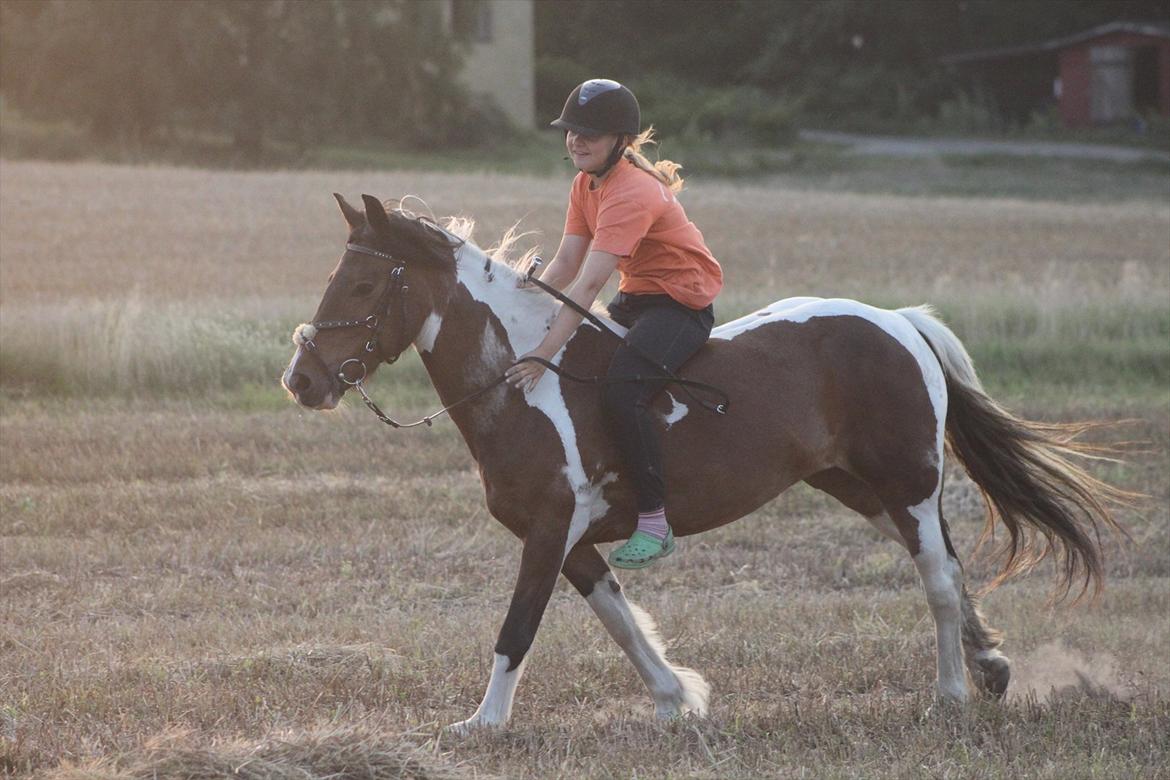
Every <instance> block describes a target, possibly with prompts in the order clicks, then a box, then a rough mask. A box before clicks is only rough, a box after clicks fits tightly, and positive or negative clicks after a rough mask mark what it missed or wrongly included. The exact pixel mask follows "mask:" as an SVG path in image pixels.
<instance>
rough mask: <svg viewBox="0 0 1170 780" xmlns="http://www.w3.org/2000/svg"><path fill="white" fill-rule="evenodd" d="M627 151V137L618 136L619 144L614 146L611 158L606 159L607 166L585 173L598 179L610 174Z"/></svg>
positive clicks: (610, 154)
mask: <svg viewBox="0 0 1170 780" xmlns="http://www.w3.org/2000/svg"><path fill="white" fill-rule="evenodd" d="M625 150H626V137H625V136H624V135H622V136H618V139H617V143H615V144H614V145H613V151H611V152H610V153H609V157H607V158H605V164H604V165H602V166H601V167H600V168H598V169H597V170H596V171H584V173H587V174H589V175H590V176H597V177H598V178H600V177H602V176H604V175H605V174H607V173H609V169H610V168H612V167H613V166H615V165H617V164H618V161H619V160H621V159H622V153H623V152H625Z"/></svg>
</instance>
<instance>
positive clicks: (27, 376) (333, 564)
mask: <svg viewBox="0 0 1170 780" xmlns="http://www.w3.org/2000/svg"><path fill="white" fill-rule="evenodd" d="M1097 175H1101V173H1100V171H1099V170H1098V171H1097ZM1120 175H1121V174H1119V176H1120ZM1117 186H1119V187H1120V186H1123V182H1122V183H1119V184H1117ZM566 190H567V180H566V179H548V178H528V177H521V176H505V175H486V174H484V175H480V174H467V175H456V174H437V173H434V174H425V173H424V174H406V173H388V172H377V173H367V174H363V173H358V172H341V173H329V172H298V173H259V172H254V173H232V172H205V171H199V170H188V169H173V168H131V167H115V166H107V165H99V164H47V163H34V162H8V161H5V162H2V163H0V447H2V458H0V774H11V775H27V774H34V775H39V776H42V777H52V778H63V777H69V778H126V777H166V778H178V777H198V778H211V777H227V776H243V777H249V778H262V777H288V778H293V777H296V778H317V777H333V776H344V777H352V778H365V777H370V778H373V777H378V778H398V777H418V778H439V777H450V778H457V777H485V776H496V777H520V778H537V777H639V778H642V777H683V776H699V777H710V778H748V777H761V776H778V777H859V776H863V777H871V776H873V777H930V778H935V777H1014V776H1029V777H1051V778H1065V777H1117V778H1129V777H1167V776H1170V769H1168V764H1170V661H1168V660H1167V659H1168V658H1170V651H1168V648H1170V617H1168V615H1170V511H1168V508H1167V507H1168V504H1170V460H1168V457H1170V187H1168V189H1167V197H1166V198H1162V199H1147V198H1137V199H1130V200H1126V201H1124V202H1114V201H1113V199H1102V202H1100V203H1093V202H1077V203H1066V202H1059V201H1058V200H1056V199H1055V198H1054V199H1052V200H1012V199H1004V198H990V197H968V198H929V197H896V196H889V195H857V194H848V193H840V192H829V191H825V192H816V191H796V190H786V189H777V188H772V187H766V186H762V185H753V186H748V185H742V186H741V185H735V184H728V183H715V182H702V181H695V182H693V183H692V187H691V190H690V191H689V192H687V193H686V194H684V196H683V197H684V202H685V203H686V205H687V208H688V211H689V212H690V213H691V215H692V217H693V218H694V219H695V221H696V222H697V223H698V224H699V225H700V226H701V227H702V228H703V230H704V233H705V234H706V236H707V237H708V239H709V242H710V244H711V246H712V248H713V249H714V251H715V253H716V255H717V256H718V257H719V258H720V259H721V260H722V261H723V263H724V265H725V268H726V271H727V277H728V288H727V291H726V293H725V295H724V296H723V298H722V299H721V301H722V307H721V309H720V311H719V312H718V314H719V317H720V319H721V320H722V319H728V318H730V317H731V316H733V315H736V314H738V313H741V312H743V311H746V310H748V309H749V308H750V307H752V306H755V305H758V304H761V303H765V302H767V301H770V300H772V299H774V298H779V297H784V296H788V295H824V296H830V295H845V296H850V297H859V298H862V299H865V300H868V301H871V302H875V303H878V304H882V305H906V304H914V303H920V302H933V303H935V304H936V305H938V306H939V308H940V309H941V311H942V312H943V314H944V315H945V316H946V318H947V319H948V320H949V321H950V322H951V323H952V325H953V327H954V328H955V330H956V331H957V332H958V333H959V335H960V336H961V337H962V338H964V340H965V341H966V342H967V343H968V346H969V347H970V349H971V351H972V353H973V355H974V356H975V359H976V363H977V365H978V366H979V367H980V368H981V370H982V373H983V376H984V379H985V382H986V383H987V385H988V387H989V389H990V390H991V391H992V393H993V394H995V395H996V396H998V397H1000V398H1001V399H1002V400H1004V401H1005V403H1006V404H1007V405H1008V406H1010V407H1011V408H1013V409H1014V410H1016V411H1018V412H1020V413H1023V414H1025V415H1027V416H1031V417H1036V418H1044V419H1065V420H1067V419H1085V418H1097V419H1105V420H1122V419H1125V420H1129V421H1130V422H1128V423H1126V424H1124V425H1122V426H1119V427H1116V428H1113V429H1110V430H1109V431H1108V432H1106V433H1105V434H1102V435H1104V436H1105V437H1107V438H1109V439H1111V440H1113V441H1121V440H1133V441H1139V442H1142V444H1141V445H1139V446H1138V447H1136V448H1135V450H1134V452H1133V454H1132V455H1131V457H1129V458H1128V459H1127V461H1126V462H1125V463H1123V464H1111V463H1101V464H1097V465H1095V466H1094V468H1095V470H1097V471H1098V473H1100V474H1102V475H1105V476H1107V477H1108V478H1109V479H1111V480H1112V481H1114V482H1116V483H1117V484H1120V485H1121V486H1123V487H1126V488H1130V489H1134V490H1140V491H1143V492H1145V493H1147V494H1149V495H1150V500H1149V501H1148V502H1147V503H1146V504H1144V505H1143V506H1141V507H1140V508H1138V509H1136V510H1127V511H1124V512H1123V513H1122V519H1123V521H1124V523H1125V524H1126V525H1127V526H1128V528H1129V530H1130V533H1131V535H1132V539H1131V540H1128V541H1126V540H1122V539H1118V538H1112V537H1108V538H1106V539H1105V540H1104V543H1105V546H1106V549H1107V556H1108V568H1109V580H1108V584H1107V590H1106V591H1105V593H1104V594H1103V596H1102V597H1101V598H1100V600H1099V601H1097V602H1095V603H1092V604H1082V605H1078V606H1072V607H1070V606H1067V605H1065V606H1062V607H1057V608H1051V607H1049V606H1046V605H1045V603H1044V601H1045V597H1046V595H1047V593H1048V590H1049V587H1050V585H1051V582H1052V578H1051V576H1050V575H1051V574H1052V569H1051V568H1050V567H1046V566H1042V567H1041V568H1040V569H1039V570H1038V571H1037V572H1035V573H1033V574H1032V575H1031V576H1029V577H1026V578H1023V579H1018V580H1014V581H1012V582H1010V583H1009V584H1007V585H1005V586H1004V587H1002V588H1000V589H999V590H997V591H996V592H995V593H994V594H992V595H991V596H990V597H989V598H988V599H987V601H986V608H987V611H988V613H989V615H990V617H991V620H992V623H993V624H994V625H996V626H999V627H1002V628H1003V629H1004V630H1005V631H1006V633H1007V644H1006V646H1005V650H1006V652H1007V653H1008V655H1010V656H1012V657H1013V658H1014V659H1015V660H1016V662H1017V664H1016V670H1017V676H1016V677H1015V678H1014V680H1013V686H1014V690H1013V693H1012V694H1011V695H1010V696H1009V698H1008V700H1007V701H1006V702H1004V703H992V702H985V701H980V702H976V703H975V704H973V705H972V706H971V707H969V708H968V709H966V710H965V711H953V710H950V709H948V708H939V707H935V706H932V702H931V686H932V684H933V678H934V638H933V629H932V626H931V623H930V618H929V615H928V611H927V607H926V602H925V598H924V596H923V594H922V592H921V588H920V586H919V585H918V582H917V577H916V575H915V573H914V570H913V566H912V565H911V563H910V562H909V561H908V560H906V559H905V557H904V555H902V554H900V550H899V549H898V548H896V547H895V546H894V545H893V544H892V543H889V542H884V541H880V540H879V537H878V535H877V534H876V532H873V531H871V530H870V529H869V527H868V526H867V525H866V524H865V523H864V521H862V520H860V519H859V518H857V517H855V516H853V515H851V514H850V513H848V512H847V511H846V510H844V509H843V508H841V507H839V506H837V505H835V504H833V503H830V501H829V500H827V499H826V498H824V497H823V496H822V495H821V494H818V493H815V492H813V491H811V490H807V489H801V488H797V489H794V490H792V491H790V492H789V493H787V494H785V496H783V497H782V498H781V499H780V500H778V501H776V502H773V503H772V504H771V505H769V506H767V507H765V508H764V509H762V510H760V511H759V512H757V513H755V514H754V515H752V516H750V517H748V518H746V519H745V520H743V521H741V522H739V523H736V524H734V525H732V526H729V527H726V528H724V529H720V530H718V531H715V532H712V533H710V534H707V535H705V536H702V537H695V538H691V539H688V540H685V541H684V542H683V543H682V545H681V554H678V555H676V556H675V557H674V558H672V559H671V560H670V561H669V562H668V563H666V564H664V565H659V566H657V567H653V568H651V569H649V570H646V571H642V572H636V573H630V574H626V575H624V576H623V577H622V580H623V582H624V584H625V586H626V589H627V592H628V593H629V594H630V598H631V600H633V601H634V602H636V603H638V604H640V605H641V606H642V607H644V608H645V609H646V610H647V611H648V612H650V614H652V615H653V616H655V618H656V619H657V620H658V622H659V625H660V628H661V630H662V633H663V636H664V637H665V638H666V640H667V642H668V644H669V645H670V647H671V652H672V657H673V659H674V660H675V661H676V662H678V663H681V664H685V665H688V666H692V667H694V668H696V669H697V670H699V671H701V672H702V673H703V674H704V675H705V676H706V678H707V680H708V681H709V682H710V683H711V686H712V699H711V713H710V716H709V717H708V718H706V719H687V720H682V721H679V722H674V723H667V724H658V723H655V722H654V721H653V716H652V707H651V705H650V700H649V697H648V695H647V694H646V693H645V692H644V689H643V687H642V684H641V682H640V681H639V680H638V678H637V676H636V674H635V673H634V671H633V668H632V667H631V666H630V665H629V663H628V662H627V661H626V660H625V658H624V656H623V655H622V654H621V652H620V651H619V650H618V648H617V647H616V646H615V645H614V644H613V643H612V642H611V641H610V640H609V639H608V637H607V636H605V634H604V632H603V630H602V629H601V627H600V626H599V625H598V624H597V623H596V621H595V619H594V618H593V616H592V613H591V612H590V611H589V610H588V608H587V607H586V605H585V604H584V603H583V602H582V601H581V599H580V598H579V597H578V596H577V595H576V593H575V592H574V591H573V590H572V589H571V588H569V587H568V586H567V584H564V583H562V584H561V585H560V586H559V587H558V589H557V591H556V593H555V594H554V596H553V599H552V602H551V603H550V606H549V610H548V613H547V616H546V619H545V621H544V624H543V626H542V628H541V632H540V635H539V636H538V638H537V641H536V644H535V646H534V648H533V652H532V655H531V660H530V662H529V664H528V668H527V672H526V674H525V677H524V680H523V682H522V683H521V687H520V690H519V693H518V696H517V701H516V709H515V712H514V717H513V721H512V724H511V725H510V727H509V728H508V729H506V730H504V731H500V732H495V733H484V734H478V735H474V736H472V737H469V738H464V739H458V738H452V737H450V736H447V735H444V734H442V733H441V727H442V726H443V725H445V724H447V723H450V722H453V721H456V720H461V719H463V718H465V717H467V716H468V715H470V713H471V712H472V711H473V710H474V709H475V707H476V705H477V704H478V701H479V698H480V696H481V695H482V693H483V689H484V686H485V684H486V682H487V677H488V673H489V671H490V666H491V661H492V655H491V652H492V645H493V643H494V641H495V634H496V631H497V630H498V627H499V624H500V622H501V621H502V619H503V614H504V611H505V609H506V607H507V602H508V598H509V595H510V592H511V587H512V584H513V581H514V577H515V573H516V569H517V565H518V561H519V546H518V545H517V543H516V542H515V540H514V539H512V538H511V537H510V536H509V535H508V534H507V532H506V531H505V530H504V529H503V528H502V527H501V526H499V525H498V524H496V523H495V521H494V520H492V519H491V518H490V517H489V516H488V515H487V513H486V510H485V509H484V507H483V501H482V495H481V491H480V487H479V483H478V479H477V477H476V474H475V471H474V465H473V463H472V462H471V460H470V457H469V455H468V454H467V452H466V450H465V448H464V447H463V444H462V442H461V441H460V439H459V437H458V435H457V432H456V431H455V429H454V427H453V426H452V425H451V424H450V423H438V424H437V425H436V427H435V428H433V429H430V430H425V429H424V430H415V431H399V432H391V431H389V430H387V429H385V428H384V427H383V426H381V425H378V424H377V423H376V421H375V420H374V419H373V417H372V416H369V415H368V414H367V413H366V410H365V409H364V408H363V407H361V405H360V404H358V405H354V404H352V403H351V404H350V405H349V407H348V408H343V409H341V410H339V411H338V412H335V413H329V414H313V413H309V412H305V411H302V410H299V409H297V408H295V407H294V406H293V405H292V404H291V402H290V401H288V400H287V399H286V398H285V397H284V396H283V394H282V393H281V391H280V390H279V389H278V388H277V387H276V383H277V381H278V376H279V372H280V370H281V368H282V365H283V362H284V361H286V360H287V359H288V357H289V355H290V354H291V345H290V344H289V340H288V336H289V333H290V331H291V330H292V328H293V326H294V325H295V324H296V323H298V322H300V321H301V320H305V319H308V318H309V317H310V316H311V315H312V312H313V309H314V307H315V304H316V301H317V299H318V297H319V295H320V292H321V290H322V289H323V285H324V280H325V276H326V275H327V274H328V272H329V270H330V269H331V267H332V265H333V263H334V262H335V259H336V257H337V255H338V254H339V251H340V249H341V243H342V241H343V239H344V232H343V229H342V222H341V219H340V216H339V215H338V214H337V213H336V209H335V206H334V204H333V202H332V199H331V198H330V196H329V194H330V193H331V192H333V191H340V192H342V193H344V194H346V195H347V196H352V197H351V199H352V198H353V197H356V196H357V195H358V194H360V193H362V192H370V193H373V194H377V195H380V196H383V197H391V196H400V195H403V194H406V193H416V194H418V195H420V196H422V197H423V198H425V199H426V201H427V203H428V204H429V206H430V208H431V209H432V210H433V211H434V213H436V214H438V215H446V214H451V213H461V214H467V215H472V216H475V217H477V218H478V219H479V221H480V227H479V229H478V233H477V235H478V237H479V238H480V239H481V240H483V241H485V242H490V239H491V238H492V237H495V236H499V235H500V234H501V233H502V232H503V231H504V230H505V229H506V228H507V227H508V226H509V225H511V224H512V223H513V222H514V221H516V220H518V219H521V218H522V219H523V223H522V227H525V228H528V229H531V230H537V231H540V233H541V235H540V236H536V237H533V238H532V239H531V240H530V241H534V242H539V243H542V244H543V245H544V247H545V249H546V251H548V252H550V253H551V250H552V248H553V247H552V245H553V244H555V242H556V241H557V239H558V238H559V227H560V221H561V219H562V215H563V207H564V198H565V193H566ZM404 362H405V364H404V365H402V366H396V367H395V368H394V369H393V370H384V371H383V372H380V373H379V376H378V381H376V382H375V383H374V385H373V392H374V393H375V394H376V395H377V397H378V398H379V399H380V400H384V401H386V403H387V404H388V405H389V406H391V407H393V408H394V409H395V410H396V411H401V412H402V413H403V414H404V415H406V414H409V413H410V412H412V411H418V412H424V411H429V410H430V409H431V407H433V406H434V401H435V399H434V396H433V393H431V392H430V391H429V389H428V386H427V384H426V379H425V375H424V374H423V372H422V371H421V366H420V364H419V363H418V361H417V360H411V361H404ZM945 508H946V510H947V514H948V518H949V520H950V523H951V528H952V533H953V536H954V538H955V541H956V545H957V546H958V547H959V550H960V552H961V553H962V554H963V556H964V558H970V556H971V553H972V550H973V546H974V542H975V540H976V538H977V536H978V533H979V530H980V527H981V523H982V515H981V507H980V505H979V503H978V501H977V499H976V495H975V492H974V489H973V488H972V486H971V485H970V483H969V482H966V481H965V479H964V478H963V477H962V475H961V474H954V475H953V477H952V478H951V479H949V480H948V490H947V496H946V499H945ZM994 563H995V562H994V561H993V560H985V559H977V560H974V561H973V562H971V563H969V565H968V574H969V577H970V579H971V580H972V581H974V582H976V583H980V582H986V581H987V580H988V579H989V578H990V575H991V574H992V572H993V571H994Z"/></svg>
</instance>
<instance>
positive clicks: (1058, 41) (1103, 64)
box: [943, 22, 1170, 127]
mask: <svg viewBox="0 0 1170 780" xmlns="http://www.w3.org/2000/svg"><path fill="white" fill-rule="evenodd" d="M943 62H945V63H948V64H952V65H958V66H961V67H963V68H964V70H967V71H968V72H970V73H971V74H972V75H974V76H975V77H976V78H977V79H978V80H979V81H980V82H981V83H982V84H983V85H984V86H985V88H987V89H988V90H989V91H990V92H991V93H992V94H993V95H994V96H995V97H996V99H997V101H998V102H999V103H1000V105H1001V107H1002V108H1003V109H1004V110H1005V113H1007V114H1009V115H1013V116H1015V117H1016V118H1020V119H1022V118H1026V117H1027V115H1028V113H1029V112H1031V111H1033V110H1036V109H1039V108H1043V107H1044V106H1045V105H1046V104H1047V105H1050V104H1051V103H1052V102H1053V101H1054V100H1055V102H1056V104H1057V105H1058V107H1059V110H1060V116H1061V118H1062V119H1063V120H1064V123H1065V124H1066V125H1067V126H1069V127H1083V126H1085V125H1091V124H1108V123H1111V122H1123V121H1126V120H1129V119H1132V118H1133V117H1135V116H1139V115H1142V114H1149V113H1158V114H1162V115H1164V116H1170V23H1166V22H1160V23H1139V22H1110V23H1109V24H1103V25H1100V26H1098V27H1094V28H1093V29H1091V30H1085V31H1084V32H1081V33H1077V34H1076V35H1069V36H1066V37H1063V38H1055V39H1053V40H1048V41H1042V42H1040V43H1034V44H1030V45H1027V46H1013V47H1010V48H1005V49H990V50H985V51H975V52H967V53H965V54H957V55H953V56H950V57H945V58H943Z"/></svg>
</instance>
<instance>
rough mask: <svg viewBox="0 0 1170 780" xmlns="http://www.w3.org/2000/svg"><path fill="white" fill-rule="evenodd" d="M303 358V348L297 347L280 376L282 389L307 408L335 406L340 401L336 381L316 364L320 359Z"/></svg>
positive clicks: (320, 408)
mask: <svg viewBox="0 0 1170 780" xmlns="http://www.w3.org/2000/svg"><path fill="white" fill-rule="evenodd" d="M305 358H306V351H305V349H304V348H303V347H301V348H298V349H297V353H296V355H294V356H293V359H292V362H291V363H289V364H288V368H287V369H285V371H284V375H283V376H282V377H281V380H280V381H281V384H282V385H284V389H285V390H288V392H289V393H291V394H292V397H293V398H295V399H296V402H297V403H298V404H300V405H301V406H304V407H306V408H308V409H317V410H328V409H335V408H337V404H338V403H340V401H341V388H339V387H338V386H337V381H336V380H335V379H334V378H333V376H332V375H331V374H330V373H329V372H327V371H325V370H324V366H321V365H317V364H319V363H320V362H321V361H320V360H312V359H308V360H306V359H305Z"/></svg>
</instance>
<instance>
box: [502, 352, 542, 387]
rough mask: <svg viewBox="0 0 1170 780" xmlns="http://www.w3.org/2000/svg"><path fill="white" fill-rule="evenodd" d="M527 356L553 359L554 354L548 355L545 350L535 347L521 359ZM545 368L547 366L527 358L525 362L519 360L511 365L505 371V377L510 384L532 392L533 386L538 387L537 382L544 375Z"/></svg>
mask: <svg viewBox="0 0 1170 780" xmlns="http://www.w3.org/2000/svg"><path fill="white" fill-rule="evenodd" d="M526 357H538V358H544V359H545V360H551V359H552V355H546V354H545V353H544V351H542V350H540V349H534V350H532V351H531V352H529V353H528V354H526V355H521V356H520V358H519V359H520V360H524V358H526ZM545 370H546V369H545V367H544V366H542V365H541V364H540V363H537V362H535V361H531V360H526V361H524V362H523V363H521V362H517V363H514V364H513V365H512V366H510V367H509V368H508V370H507V371H505V372H504V377H505V380H506V381H507V382H508V384H510V385H511V386H512V387H515V388H516V389H518V390H524V391H525V392H529V393H531V392H532V390H533V388H535V387H536V383H537V382H539V381H540V378H541V377H542V376H544V372H545Z"/></svg>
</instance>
